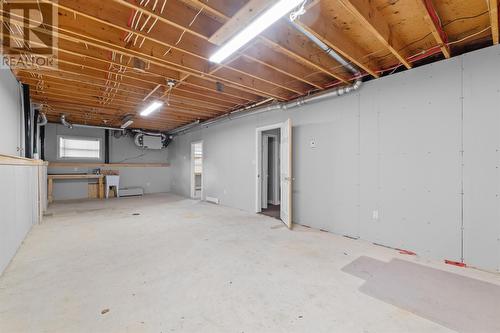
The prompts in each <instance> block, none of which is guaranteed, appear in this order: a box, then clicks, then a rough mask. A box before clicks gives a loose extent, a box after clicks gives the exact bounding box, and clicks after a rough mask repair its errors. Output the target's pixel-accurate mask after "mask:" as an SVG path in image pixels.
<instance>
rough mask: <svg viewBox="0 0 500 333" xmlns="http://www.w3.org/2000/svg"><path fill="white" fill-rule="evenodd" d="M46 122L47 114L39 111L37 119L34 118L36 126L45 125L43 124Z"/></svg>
mask: <svg viewBox="0 0 500 333" xmlns="http://www.w3.org/2000/svg"><path fill="white" fill-rule="evenodd" d="M48 122H49V121H48V119H47V116H46V115H45V113H43V112H40V113H39V114H38V119H37V120H36V124H37V125H38V126H45V125H47V123H48Z"/></svg>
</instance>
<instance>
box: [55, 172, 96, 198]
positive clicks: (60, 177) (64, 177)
mask: <svg viewBox="0 0 500 333" xmlns="http://www.w3.org/2000/svg"><path fill="white" fill-rule="evenodd" d="M69 179H73V180H74V179H97V180H98V182H99V199H104V175H88V174H81V175H79V174H65V175H48V176H47V180H48V188H47V196H48V200H49V203H52V202H53V201H54V198H53V196H52V192H53V190H54V180H69Z"/></svg>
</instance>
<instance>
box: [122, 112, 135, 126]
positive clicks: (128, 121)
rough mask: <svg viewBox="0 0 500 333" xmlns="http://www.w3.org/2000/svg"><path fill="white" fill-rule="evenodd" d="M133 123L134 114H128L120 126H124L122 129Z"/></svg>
mask: <svg viewBox="0 0 500 333" xmlns="http://www.w3.org/2000/svg"><path fill="white" fill-rule="evenodd" d="M133 123H134V117H133V116H132V115H127V116H125V117H123V119H122V125H121V126H120V128H122V129H125V128H128V127H130V125H132V124H133Z"/></svg>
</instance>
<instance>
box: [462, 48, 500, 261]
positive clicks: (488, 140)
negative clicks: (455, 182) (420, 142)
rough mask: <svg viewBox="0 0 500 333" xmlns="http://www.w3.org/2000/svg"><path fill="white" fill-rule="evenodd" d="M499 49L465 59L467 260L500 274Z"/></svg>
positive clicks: (465, 233) (489, 49)
mask: <svg viewBox="0 0 500 333" xmlns="http://www.w3.org/2000/svg"><path fill="white" fill-rule="evenodd" d="M499 63H500V47H492V48H488V49H484V50H480V51H476V52H474V53H471V54H467V55H464V56H463V89H464V101H463V103H464V104H463V107H464V108H463V110H464V260H465V262H466V263H467V264H468V265H471V266H477V267H481V268H486V269H489V270H500V169H499V168H500V109H499V105H500V82H499V79H498V78H499V77H500V66H498V64H499Z"/></svg>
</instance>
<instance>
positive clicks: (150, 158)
mask: <svg viewBox="0 0 500 333" xmlns="http://www.w3.org/2000/svg"><path fill="white" fill-rule="evenodd" d="M59 135H69V136H76V137H91V138H100V139H101V145H102V151H104V135H105V134H104V130H101V129H92V128H73V129H69V128H66V127H64V126H62V125H60V124H48V125H47V128H46V132H45V158H46V160H47V161H51V162H61V161H58V159H57V137H58V136H59ZM71 162H89V161H88V160H76V161H75V160H72V161H71ZM98 162H104V156H102V157H101V159H100V160H99V161H98ZM122 162H123V163H167V162H168V152H167V150H166V149H163V150H142V149H140V148H139V147H137V146H136V145H135V144H134V142H133V138H132V137H121V138H119V139H117V138H115V137H113V136H111V137H110V163H122ZM114 169H116V168H114ZM91 171H92V170H89V169H81V168H49V174H55V173H87V172H91ZM119 171H120V187H121V188H124V187H142V188H143V189H144V192H145V193H162V192H169V191H170V170H169V168H164V167H162V168H143V167H141V168H120V169H119ZM87 184H88V181H75V180H71V181H60V180H59V181H56V182H54V200H72V199H83V198H87V197H88V186H87Z"/></svg>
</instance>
